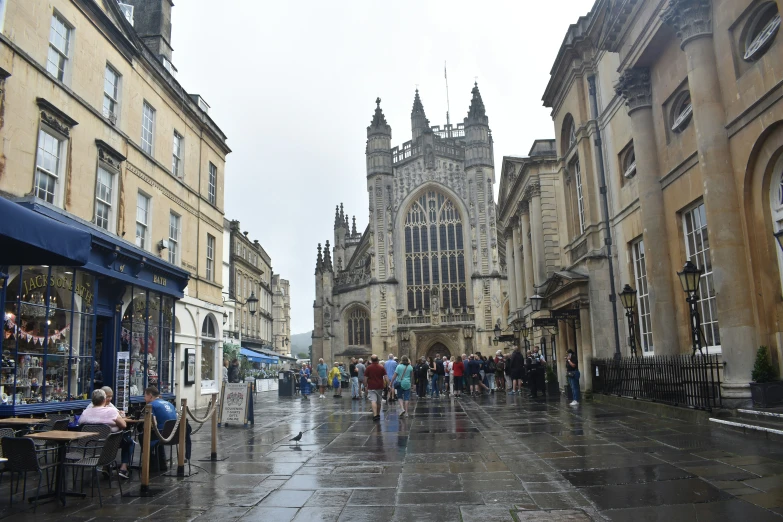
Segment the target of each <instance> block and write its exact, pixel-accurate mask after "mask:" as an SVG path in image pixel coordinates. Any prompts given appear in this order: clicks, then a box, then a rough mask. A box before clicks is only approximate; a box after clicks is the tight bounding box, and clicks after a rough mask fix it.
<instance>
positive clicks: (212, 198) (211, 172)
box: [208, 161, 217, 205]
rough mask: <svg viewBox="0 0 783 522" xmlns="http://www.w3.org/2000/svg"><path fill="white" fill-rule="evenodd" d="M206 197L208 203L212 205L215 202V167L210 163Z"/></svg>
mask: <svg viewBox="0 0 783 522" xmlns="http://www.w3.org/2000/svg"><path fill="white" fill-rule="evenodd" d="M208 195H209V202H210V203H211V204H212V205H214V204H215V202H216V201H217V167H216V166H215V165H214V164H213V163H212V162H211V161H210V162H209V187H208Z"/></svg>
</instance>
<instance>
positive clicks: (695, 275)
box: [677, 261, 704, 355]
mask: <svg viewBox="0 0 783 522" xmlns="http://www.w3.org/2000/svg"><path fill="white" fill-rule="evenodd" d="M703 273H704V270H702V269H701V268H699V267H697V266H696V265H694V264H693V263H691V262H690V261H688V262H686V263H685V266H684V267H683V268H682V272H677V276H678V277H679V278H680V284H682V289H683V291H684V292H685V294H686V295H687V296H688V297H687V298H686V299H685V300H686V301H687V302H688V305H689V311H690V315H691V341H692V343H693V354H694V355H696V350H699V353H701V346H702V336H701V315H700V314H699V307H698V304H699V283H700V282H701V276H702V274H703Z"/></svg>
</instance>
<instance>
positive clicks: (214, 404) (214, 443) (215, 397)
mask: <svg viewBox="0 0 783 522" xmlns="http://www.w3.org/2000/svg"><path fill="white" fill-rule="evenodd" d="M217 400H218V394H217V393H213V394H212V454H211V455H210V456H209V458H210V460H217V427H218V422H217V416H218V414H217V407H218V402H217Z"/></svg>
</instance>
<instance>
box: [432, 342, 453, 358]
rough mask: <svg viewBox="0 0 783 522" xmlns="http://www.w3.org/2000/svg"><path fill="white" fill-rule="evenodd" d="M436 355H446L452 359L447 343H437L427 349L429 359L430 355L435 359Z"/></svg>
mask: <svg viewBox="0 0 783 522" xmlns="http://www.w3.org/2000/svg"><path fill="white" fill-rule="evenodd" d="M436 355H440V356H441V357H443V356H444V355H445V356H446V357H448V358H449V359H451V351H450V350H449V349H448V348H446V345H445V344H443V343H435V344H433V345H432V346H430V349H429V350H427V360H429V358H430V357H432V358H433V359H434V358H435V356H436Z"/></svg>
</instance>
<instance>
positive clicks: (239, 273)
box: [226, 221, 273, 349]
mask: <svg viewBox="0 0 783 522" xmlns="http://www.w3.org/2000/svg"><path fill="white" fill-rule="evenodd" d="M229 223H230V224H229V230H230V238H229V245H230V250H229V283H228V300H229V301H232V306H233V308H234V310H233V311H234V320H232V321H231V323H230V326H228V323H227V326H226V328H228V329H229V330H230V331H231V333H232V336H233V337H234V338H235V339H240V332H241V340H242V346H244V347H247V348H256V349H259V348H267V349H268V348H270V347H271V346H272V320H273V317H272V286H271V284H270V283H271V278H272V261H271V259H270V258H269V254H267V253H266V251H265V250H264V248H263V247H262V246H261V244H260V243H259V242H258V240H257V239H256V240H253V241H251V240H250V238H249V237H248V232H247V231H242V229H241V227H240V224H239V221H230V222H229ZM251 295H252V296H255V298H256V299H258V306H257V311H256V313H255V314H254V315H253V314H251V313H250V310H249V308H248V306H247V305H246V304H245V303H247V300H248V298H250V296H251Z"/></svg>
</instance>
